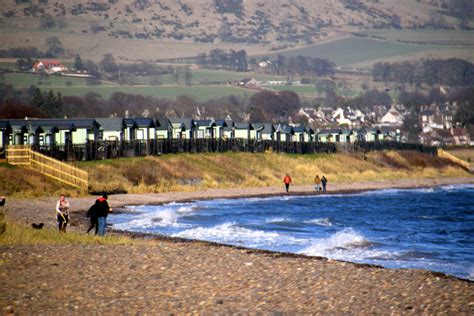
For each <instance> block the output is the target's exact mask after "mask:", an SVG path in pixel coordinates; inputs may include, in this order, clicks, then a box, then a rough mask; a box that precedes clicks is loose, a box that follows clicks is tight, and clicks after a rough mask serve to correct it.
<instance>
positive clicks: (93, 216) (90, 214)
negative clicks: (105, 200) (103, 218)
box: [86, 200, 99, 235]
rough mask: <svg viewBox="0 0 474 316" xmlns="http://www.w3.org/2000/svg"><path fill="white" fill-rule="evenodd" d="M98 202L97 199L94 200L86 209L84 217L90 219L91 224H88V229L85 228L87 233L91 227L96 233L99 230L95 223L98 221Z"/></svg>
mask: <svg viewBox="0 0 474 316" xmlns="http://www.w3.org/2000/svg"><path fill="white" fill-rule="evenodd" d="M98 204H99V201H98V200H96V201H95V203H94V204H93V205H92V206H91V207H90V208H89V210H88V211H87V214H86V217H87V218H89V219H90V221H91V225H90V226H89V229H87V233H88V234H89V232H90V231H91V230H92V229H93V228H95V234H96V235H97V233H98V232H99V225H98V223H97V221H98V219H97V208H98Z"/></svg>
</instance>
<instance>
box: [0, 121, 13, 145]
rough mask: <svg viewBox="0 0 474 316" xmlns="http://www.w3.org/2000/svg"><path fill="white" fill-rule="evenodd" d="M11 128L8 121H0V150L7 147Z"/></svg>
mask: <svg viewBox="0 0 474 316" xmlns="http://www.w3.org/2000/svg"><path fill="white" fill-rule="evenodd" d="M11 133H12V127H11V125H10V123H9V122H8V121H0V148H3V147H5V146H6V145H8V140H9V138H10V134H11Z"/></svg>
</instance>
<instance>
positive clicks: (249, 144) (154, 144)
mask: <svg viewBox="0 0 474 316" xmlns="http://www.w3.org/2000/svg"><path fill="white" fill-rule="evenodd" d="M31 148H32V149H33V150H34V151H37V152H40V153H42V154H44V155H46V156H49V157H53V158H55V159H58V160H60V161H70V162H71V161H91V160H101V159H114V158H125V157H144V156H159V155H162V154H177V153H218V152H250V153H262V152H266V151H273V152H276V153H288V154H313V153H334V152H346V153H351V152H368V151H373V150H412V151H419V152H422V153H427V154H431V155H437V151H436V147H431V146H425V145H421V144H409V143H400V142H395V141H379V142H355V143H348V144H341V143H337V144H336V143H321V142H290V141H275V140H247V139H152V140H134V141H102V140H98V141H87V142H86V143H85V144H81V145H73V144H69V145H59V146H58V145H48V146H41V145H33V146H32V147H31Z"/></svg>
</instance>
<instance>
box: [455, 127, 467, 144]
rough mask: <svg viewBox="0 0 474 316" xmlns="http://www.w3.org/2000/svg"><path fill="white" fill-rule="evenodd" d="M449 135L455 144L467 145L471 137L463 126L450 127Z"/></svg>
mask: <svg viewBox="0 0 474 316" xmlns="http://www.w3.org/2000/svg"><path fill="white" fill-rule="evenodd" d="M451 135H452V136H453V140H454V144H456V145H469V144H470V143H471V137H470V135H469V133H468V131H467V130H466V129H465V128H461V127H455V128H451Z"/></svg>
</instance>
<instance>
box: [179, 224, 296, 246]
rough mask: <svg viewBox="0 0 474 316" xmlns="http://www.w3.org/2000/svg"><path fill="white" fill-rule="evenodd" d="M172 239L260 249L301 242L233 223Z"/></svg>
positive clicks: (189, 231) (195, 231)
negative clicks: (204, 241) (186, 239)
mask: <svg viewBox="0 0 474 316" xmlns="http://www.w3.org/2000/svg"><path fill="white" fill-rule="evenodd" d="M172 237H181V238H189V239H199V240H207V241H215V242H221V243H229V244H235V245H244V246H247V247H261V246H272V245H282V244H301V243H302V242H303V241H301V240H299V239H297V238H294V237H290V236H286V235H282V234H279V233H275V232H265V231H260V230H251V229H247V228H243V227H240V226H238V225H236V224H235V223H233V222H226V223H223V224H220V225H216V226H213V227H196V228H192V229H188V230H184V231H182V232H179V233H175V234H173V235H172Z"/></svg>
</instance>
